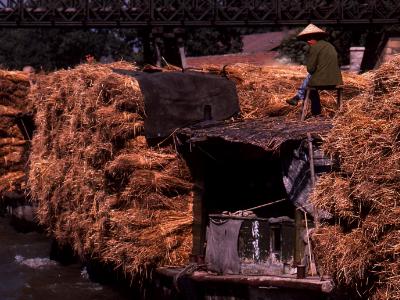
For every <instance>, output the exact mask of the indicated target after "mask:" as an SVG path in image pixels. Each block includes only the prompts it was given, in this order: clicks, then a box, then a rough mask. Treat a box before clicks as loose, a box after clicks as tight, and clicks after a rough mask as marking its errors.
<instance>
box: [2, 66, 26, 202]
mask: <svg viewBox="0 0 400 300" xmlns="http://www.w3.org/2000/svg"><path fill="white" fill-rule="evenodd" d="M29 86H30V84H29V78H28V76H27V75H26V74H24V73H22V72H10V71H3V70H0V202H3V204H4V202H8V200H10V201H11V202H13V201H14V200H15V198H16V197H17V198H18V197H23V195H24V192H25V185H26V163H27V160H28V155H29V153H28V151H29V141H28V140H26V137H24V134H25V132H24V130H26V128H24V124H23V123H22V122H23V121H21V120H20V119H19V118H18V117H19V116H21V115H23V114H27V113H31V112H32V109H31V105H30V103H29V102H28V99H27V95H28V93H29ZM9 198H13V199H9ZM7 204H11V203H7Z"/></svg>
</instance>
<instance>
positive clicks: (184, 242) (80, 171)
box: [29, 62, 192, 281]
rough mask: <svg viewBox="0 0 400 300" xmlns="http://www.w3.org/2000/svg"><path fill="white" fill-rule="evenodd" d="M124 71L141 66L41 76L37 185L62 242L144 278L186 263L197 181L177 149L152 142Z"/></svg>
mask: <svg viewBox="0 0 400 300" xmlns="http://www.w3.org/2000/svg"><path fill="white" fill-rule="evenodd" d="M115 69H125V70H136V69H137V68H136V66H134V65H131V64H127V63H122V62H120V63H116V64H109V65H100V64H84V65H80V66H78V67H76V68H75V69H71V70H61V71H58V72H55V73H51V74H49V75H47V76H44V77H42V78H40V79H39V80H38V82H37V84H36V86H35V88H34V89H33V91H32V93H31V95H30V96H31V98H32V99H33V101H35V102H36V103H37V114H36V124H37V131H36V135H35V136H34V138H33V141H32V153H31V156H30V164H31V165H30V167H31V170H30V173H29V186H30V189H31V193H32V197H33V199H34V201H35V202H36V204H37V205H38V218H39V221H40V222H41V223H42V224H43V225H45V226H46V227H47V228H48V230H49V232H51V233H52V234H53V235H54V236H55V237H56V238H57V239H58V240H59V241H60V242H61V243H69V244H71V245H72V246H73V248H74V250H75V251H76V253H78V254H79V255H81V256H82V257H96V258H98V259H99V260H101V261H103V262H106V263H110V264H112V265H113V266H115V267H116V268H120V269H122V270H124V271H125V272H126V273H127V275H128V276H131V278H136V279H138V280H139V281H140V280H143V279H144V278H146V277H147V276H148V275H149V274H150V272H151V270H152V268H154V267H155V266H159V265H165V264H183V263H185V262H187V260H188V256H189V253H190V249H191V224H192V216H191V206H190V203H191V199H192V195H191V192H190V191H191V188H192V185H191V183H190V175H189V172H188V169H187V167H186V165H185V164H184V163H183V162H182V160H181V158H180V157H179V156H178V155H177V153H176V152H175V151H174V150H173V149H172V148H171V147H167V148H164V149H159V148H150V147H149V146H148V145H147V144H146V139H145V137H144V136H143V134H144V133H143V121H144V117H145V112H144V103H143V96H142V92H141V91H140V89H139V85H138V83H137V81H136V80H135V79H134V78H133V77H129V76H125V75H121V74H120V72H119V73H117V72H114V70H115Z"/></svg>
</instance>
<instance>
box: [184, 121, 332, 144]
mask: <svg viewBox="0 0 400 300" xmlns="http://www.w3.org/2000/svg"><path fill="white" fill-rule="evenodd" d="M331 128H332V121H331V120H330V119H324V118H312V119H309V120H306V121H300V120H288V119H285V118H284V117H275V118H270V117H268V118H263V119H256V120H242V121H229V122H218V123H211V122H202V123H200V124H197V125H195V126H193V127H190V128H184V129H181V130H180V131H179V133H181V134H183V135H186V136H188V137H189V139H188V142H194V143H195V142H201V141H206V140H207V139H213V138H219V139H223V140H225V141H228V142H234V143H245V144H250V145H253V146H258V147H261V148H263V149H264V150H266V151H276V150H278V149H279V148H280V146H281V145H282V144H283V143H284V142H287V141H298V140H302V139H305V138H306V137H307V133H310V134H311V136H312V137H313V138H319V139H322V138H323V136H325V135H326V134H327V133H328V132H329V131H330V130H331Z"/></svg>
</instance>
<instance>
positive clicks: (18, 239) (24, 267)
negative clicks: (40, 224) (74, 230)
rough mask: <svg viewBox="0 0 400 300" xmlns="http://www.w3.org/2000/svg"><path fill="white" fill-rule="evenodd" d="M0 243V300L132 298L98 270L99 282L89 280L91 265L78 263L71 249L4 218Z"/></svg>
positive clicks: (0, 223)
mask: <svg viewBox="0 0 400 300" xmlns="http://www.w3.org/2000/svg"><path fill="white" fill-rule="evenodd" d="M0 245H1V246H0V299H1V300H25V299H32V300H39V299H40V300H45V299H57V300H77V299H89V300H91V299H93V300H94V299H96V300H97V299H98V300H103V299H104V300H109V299H121V300H125V299H133V296H132V295H131V294H130V291H129V289H128V288H127V287H124V286H123V285H117V282H118V280H115V281H114V280H111V281H110V280H109V279H110V278H111V277H109V278H108V277H104V276H106V275H107V274H103V273H98V274H100V275H98V276H97V277H98V279H102V280H101V283H103V284H101V283H98V282H94V281H91V280H90V278H89V277H90V276H89V273H91V272H90V269H93V266H92V265H91V264H89V265H88V266H82V264H81V263H79V261H78V260H77V259H76V258H75V257H74V256H73V252H72V251H71V249H67V248H65V247H64V248H62V247H59V246H58V245H57V244H55V243H53V244H52V241H51V240H50V239H49V238H47V237H46V236H44V235H43V234H40V233H38V232H28V233H21V232H17V231H16V230H15V229H14V228H13V227H12V226H11V225H10V219H8V218H4V217H0ZM55 259H57V260H58V261H56V260H55ZM94 265H95V264H94ZM88 270H89V271H88ZM110 274H111V273H110ZM103 275H104V276H103ZM107 276H109V274H108V275H107ZM104 283H107V285H104ZM109 283H110V284H109Z"/></svg>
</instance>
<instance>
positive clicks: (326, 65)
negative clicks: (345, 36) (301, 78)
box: [307, 40, 343, 86]
mask: <svg viewBox="0 0 400 300" xmlns="http://www.w3.org/2000/svg"><path fill="white" fill-rule="evenodd" d="M307 71H308V73H310V74H311V80H310V82H309V84H308V85H309V86H327V85H341V84H343V80H342V74H341V73H340V69H339V63H338V58H337V52H336V50H335V47H333V46H332V44H330V43H328V42H326V41H324V40H320V41H318V42H317V43H316V44H315V45H312V46H311V47H310V50H309V52H308V56H307Z"/></svg>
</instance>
